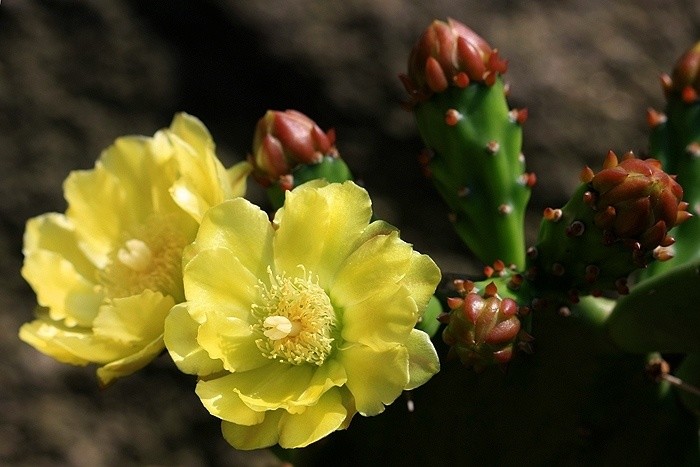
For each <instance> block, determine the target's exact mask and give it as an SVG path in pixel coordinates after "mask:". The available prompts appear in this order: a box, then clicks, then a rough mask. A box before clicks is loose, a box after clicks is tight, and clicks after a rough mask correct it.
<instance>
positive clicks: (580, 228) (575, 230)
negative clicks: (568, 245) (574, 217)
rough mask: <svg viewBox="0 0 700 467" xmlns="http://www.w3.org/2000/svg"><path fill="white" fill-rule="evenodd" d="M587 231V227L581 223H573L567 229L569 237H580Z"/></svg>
mask: <svg viewBox="0 0 700 467" xmlns="http://www.w3.org/2000/svg"><path fill="white" fill-rule="evenodd" d="M585 231H586V225H585V224H584V223H583V222H581V221H573V222H572V223H571V224H569V226H568V227H567V228H566V236H567V237H580V236H581V235H583V232H585Z"/></svg>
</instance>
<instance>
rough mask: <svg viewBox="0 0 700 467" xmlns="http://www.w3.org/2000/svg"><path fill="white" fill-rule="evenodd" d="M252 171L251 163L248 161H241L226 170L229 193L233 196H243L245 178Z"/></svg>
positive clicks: (245, 184)
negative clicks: (229, 187)
mask: <svg viewBox="0 0 700 467" xmlns="http://www.w3.org/2000/svg"><path fill="white" fill-rule="evenodd" d="M252 171H253V165H252V164H251V163H250V162H248V161H242V162H239V163H238V164H235V165H234V166H232V167H230V168H229V169H228V170H226V173H227V174H228V178H229V180H230V182H231V194H232V195H233V196H244V195H245V193H246V187H247V183H246V182H247V180H248V176H249V175H250V173H251V172H252Z"/></svg>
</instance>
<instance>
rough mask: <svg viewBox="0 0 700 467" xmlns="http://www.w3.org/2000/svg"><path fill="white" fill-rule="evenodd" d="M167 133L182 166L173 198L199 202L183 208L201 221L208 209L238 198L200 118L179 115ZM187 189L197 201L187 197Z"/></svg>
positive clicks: (183, 205)
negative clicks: (235, 196)
mask: <svg viewBox="0 0 700 467" xmlns="http://www.w3.org/2000/svg"><path fill="white" fill-rule="evenodd" d="M165 134H166V135H167V137H168V139H169V141H170V143H171V144H172V146H173V148H174V157H175V158H176V160H177V162H178V167H179V177H178V181H177V186H178V188H177V189H176V190H175V191H174V192H173V196H174V198H175V200H176V202H182V201H184V200H186V199H188V200H189V201H192V200H193V199H195V198H196V199H197V202H196V203H192V202H189V203H182V204H180V206H181V207H182V208H183V209H184V210H185V211H187V212H188V213H189V214H190V215H192V217H194V219H195V220H196V221H197V222H199V221H201V219H202V217H203V216H204V213H205V212H206V210H207V209H208V208H210V207H211V206H216V205H217V204H219V203H221V202H222V201H224V200H225V199H229V198H233V197H234V194H233V192H232V186H231V182H230V180H229V177H228V174H227V172H226V169H225V168H224V166H223V165H222V164H221V162H220V161H219V160H218V159H217V157H216V152H215V145H214V141H213V139H212V137H211V135H210V134H209V130H207V128H206V127H205V126H204V124H203V123H202V122H201V121H199V120H198V119H197V118H196V117H193V116H192V115H188V114H186V113H179V114H177V115H175V118H174V119H173V122H172V124H171V125H170V128H169V130H166V131H165ZM185 190H186V191H189V192H190V193H191V194H193V195H194V198H192V197H190V198H187V197H185V196H183V194H184V193H185V192H186V191H185Z"/></svg>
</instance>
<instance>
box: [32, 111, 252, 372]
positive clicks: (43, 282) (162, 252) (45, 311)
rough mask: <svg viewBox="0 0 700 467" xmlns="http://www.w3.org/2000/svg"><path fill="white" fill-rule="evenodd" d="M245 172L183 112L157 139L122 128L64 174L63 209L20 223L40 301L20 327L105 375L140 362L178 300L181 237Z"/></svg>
mask: <svg viewBox="0 0 700 467" xmlns="http://www.w3.org/2000/svg"><path fill="white" fill-rule="evenodd" d="M249 172H250V166H249V165H248V164H247V163H244V164H240V165H238V166H234V167H233V168H231V169H229V170H228V171H226V170H225V169H224V167H223V166H222V165H221V162H220V161H219V160H218V159H217V158H216V155H215V152H214V142H213V141H212V138H211V136H210V134H209V132H208V131H207V129H206V128H205V127H204V125H203V124H202V123H201V122H200V121H199V120H197V119H196V118H194V117H192V116H190V115H187V114H184V113H181V114H178V115H176V116H175V118H174V119H173V122H172V124H171V126H170V128H167V129H164V130H161V131H158V132H157V133H156V134H155V135H154V136H153V137H152V138H146V137H137V136H130V137H123V138H119V139H117V140H116V141H115V143H114V144H113V145H112V146H110V147H109V148H107V149H106V150H105V151H104V152H103V153H102V155H101V156H100V159H99V160H98V161H97V162H96V164H95V168H94V169H93V170H84V171H75V172H72V173H71V174H70V175H69V176H68V178H67V179H66V181H65V183H64V192H65V198H66V200H67V202H68V209H67V210H66V213H65V214H59V213H48V214H44V215H41V216H38V217H35V218H33V219H30V220H29V221H28V222H27V227H26V231H25V236H24V250H23V252H24V255H25V261H24V266H23V268H22V275H23V276H24V278H25V279H26V280H27V282H29V284H30V285H31V286H32V288H33V289H34V291H35V292H36V294H37V301H38V303H39V308H38V310H37V319H36V320H34V321H32V322H30V323H27V324H25V325H23V326H22V327H21V329H20V332H19V336H20V338H21V339H22V340H24V341H25V342H27V343H28V344H30V345H32V346H33V347H35V348H36V349H38V350H39V351H41V352H43V353H45V354H47V355H50V356H52V357H54V358H56V359H57V360H59V361H62V362H66V363H71V364H75V365H86V364H88V363H96V364H98V365H100V366H101V367H100V368H99V369H98V370H97V375H98V377H99V379H100V382H101V383H102V384H108V383H109V382H111V381H112V380H113V379H114V378H116V377H119V376H124V375H127V374H130V373H132V372H134V371H136V370H138V369H140V368H142V367H143V366H145V365H146V364H147V363H148V362H150V361H151V360H152V359H153V358H154V357H155V356H156V355H158V354H159V353H160V352H161V351H162V350H163V349H164V344H163V326H164V320H165V316H166V315H167V313H168V311H169V310H170V308H171V307H172V306H173V305H175V304H176V303H179V302H181V301H183V300H184V292H183V286H182V267H181V266H182V250H183V247H184V246H185V245H187V244H189V243H191V242H192V241H193V240H194V238H195V235H196V232H197V227H198V225H199V222H200V221H201V220H202V217H203V215H204V212H205V211H206V210H207V209H208V208H209V207H210V206H213V205H215V204H218V203H220V202H221V201H223V200H225V199H228V198H232V197H235V196H238V195H241V194H242V192H243V191H245V178H246V175H247V174H248V173H249Z"/></svg>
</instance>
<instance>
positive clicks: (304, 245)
mask: <svg viewBox="0 0 700 467" xmlns="http://www.w3.org/2000/svg"><path fill="white" fill-rule="evenodd" d="M307 185H308V184H304V185H301V186H300V187H298V188H296V189H295V190H293V191H291V192H288V193H287V195H286V199H285V203H284V208H283V209H281V210H280V211H278V212H277V215H276V216H275V223H276V224H279V229H278V230H277V232H276V233H275V240H274V247H275V254H276V257H275V263H276V265H277V271H278V272H281V271H284V272H286V273H287V274H289V275H295V274H298V273H299V270H298V268H297V265H299V264H303V265H304V266H305V267H306V269H307V271H311V272H313V273H314V274H318V276H319V279H320V285H321V287H324V288H326V287H327V286H328V284H329V283H330V282H331V281H332V278H333V276H335V273H336V271H337V270H338V266H339V265H340V264H341V263H342V262H343V261H345V259H346V258H347V257H348V255H349V254H350V252H351V251H352V248H353V246H354V244H355V241H356V239H357V238H359V237H360V235H361V233H362V231H363V230H364V229H365V228H366V227H367V225H368V224H369V220H370V217H371V216H372V209H371V202H370V199H369V195H368V194H367V192H366V191H365V190H364V189H362V188H360V187H359V186H357V185H356V184H354V183H352V182H346V183H343V184H339V183H331V184H327V185H326V186H322V187H320V188H319V187H315V186H314V185H308V186H307Z"/></svg>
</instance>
